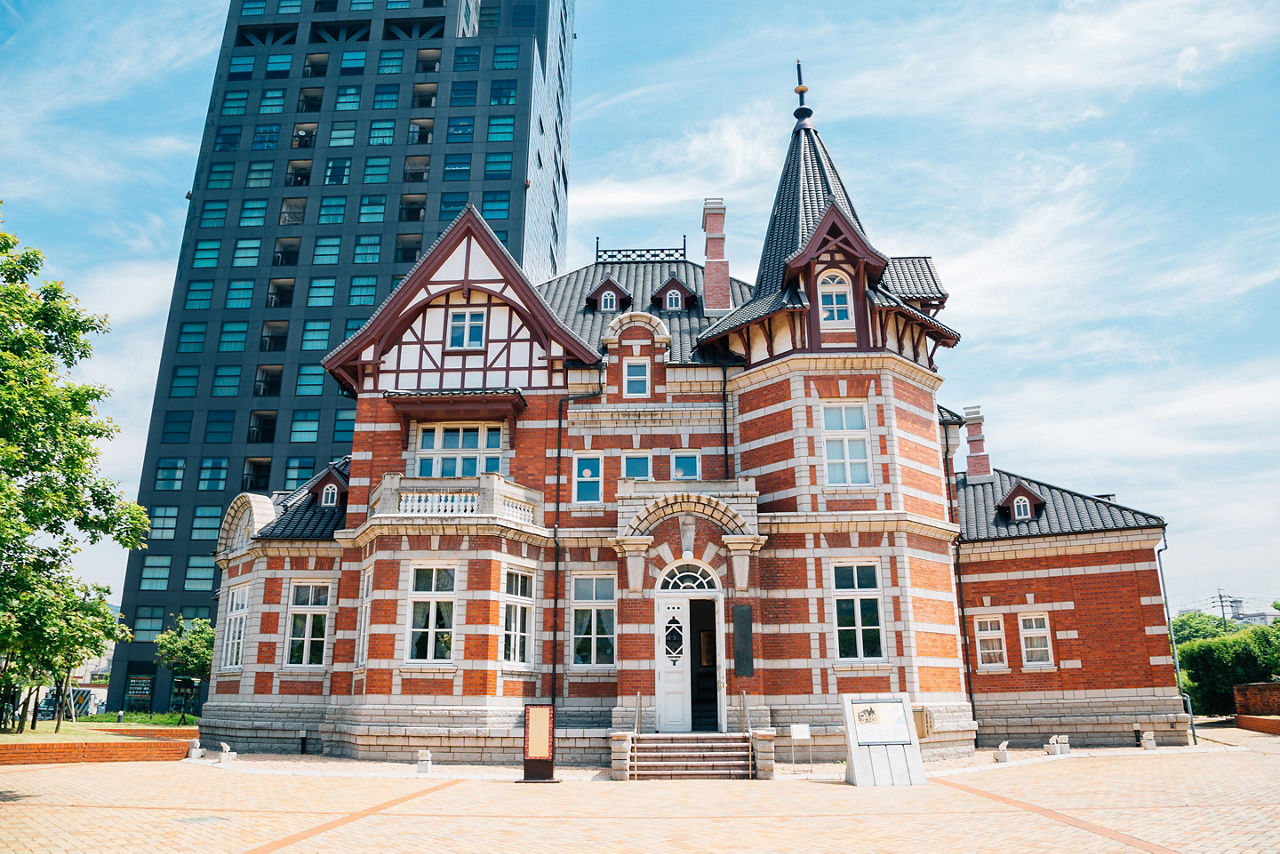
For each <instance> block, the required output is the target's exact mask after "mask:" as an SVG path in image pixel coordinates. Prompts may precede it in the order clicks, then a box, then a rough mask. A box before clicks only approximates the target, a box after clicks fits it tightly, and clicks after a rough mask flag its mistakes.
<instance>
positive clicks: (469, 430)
mask: <svg viewBox="0 0 1280 854" xmlns="http://www.w3.org/2000/svg"><path fill="white" fill-rule="evenodd" d="M417 460H418V463H417V470H418V477H475V476H476V475H478V474H480V473H481V472H484V473H486V474H487V473H498V472H501V471H502V425H501V424H465V423H439V424H419V425H418V454H417Z"/></svg>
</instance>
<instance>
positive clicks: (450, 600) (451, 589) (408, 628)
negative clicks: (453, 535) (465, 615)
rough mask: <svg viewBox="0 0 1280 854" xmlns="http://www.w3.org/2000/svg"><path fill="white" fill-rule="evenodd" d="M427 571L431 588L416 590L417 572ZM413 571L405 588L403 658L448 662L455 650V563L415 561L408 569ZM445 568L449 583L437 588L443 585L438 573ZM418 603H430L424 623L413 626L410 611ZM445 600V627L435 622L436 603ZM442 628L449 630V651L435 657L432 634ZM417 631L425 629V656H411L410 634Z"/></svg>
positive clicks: (456, 617)
mask: <svg viewBox="0 0 1280 854" xmlns="http://www.w3.org/2000/svg"><path fill="white" fill-rule="evenodd" d="M426 571H429V572H431V588H432V589H430V590H418V589H416V588H417V582H418V573H419V572H426ZM412 572H413V575H412V577H411V578H410V582H409V583H410V585H411V587H412V589H411V590H410V592H409V613H408V618H407V619H406V621H405V623H406V625H405V647H404V659H405V664H452V663H453V660H454V655H455V654H456V653H457V650H458V644H457V642H456V641H457V634H458V598H457V592H458V569H457V567H455V566H443V565H439V564H431V565H419V566H415V567H413V569H412ZM441 572H448V573H450V576H449V583H448V589H440V588H442V587H443V584H442V582H441V580H440V579H441V576H440V575H439V573H441ZM420 603H430V605H429V607H428V609H427V624H426V625H425V626H424V627H422V628H415V627H414V624H413V623H414V612H415V610H416V606H417V605H418V604H420ZM443 603H447V604H448V605H449V625H448V627H447V629H446V628H445V627H442V626H436V617H437V615H438V614H439V608H440V605H441V604H443ZM442 631H447V632H448V633H449V655H448V656H442V657H439V658H437V657H436V655H435V649H436V643H435V640H436V635H437V634H438V633H440V632H442ZM417 632H426V633H427V637H428V640H429V641H430V645H429V649H430V650H431V655H429V656H428V657H427V658H414V657H413V650H414V643H413V636H414V634H415V633H417Z"/></svg>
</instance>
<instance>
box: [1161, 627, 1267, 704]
mask: <svg viewBox="0 0 1280 854" xmlns="http://www.w3.org/2000/svg"><path fill="white" fill-rule="evenodd" d="M1178 655H1179V656H1180V657H1181V660H1182V666H1183V667H1184V668H1185V669H1186V671H1187V675H1188V676H1189V677H1190V678H1189V680H1188V682H1187V686H1186V687H1187V691H1188V693H1189V694H1190V695H1191V700H1192V702H1193V703H1194V704H1195V707H1196V711H1197V712H1199V713H1201V714H1210V715H1229V714H1231V713H1232V712H1233V711H1234V710H1235V690H1234V689H1235V686H1236V685H1243V684H1245V683H1248V682H1267V681H1269V680H1271V679H1272V678H1273V677H1274V676H1275V674H1276V673H1280V627H1277V626H1253V627H1251V628H1247V629H1244V630H1243V631H1239V632H1234V633H1232V634H1229V635H1223V636H1221V637H1216V638H1203V639H1201V640H1193V641H1188V642H1187V643H1185V644H1182V645H1180V646H1179V647H1178Z"/></svg>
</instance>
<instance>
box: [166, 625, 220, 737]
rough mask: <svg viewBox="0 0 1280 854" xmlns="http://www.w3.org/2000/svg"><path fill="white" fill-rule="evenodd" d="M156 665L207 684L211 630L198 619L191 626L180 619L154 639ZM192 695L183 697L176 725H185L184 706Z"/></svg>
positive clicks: (210, 659)
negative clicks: (180, 712)
mask: <svg viewBox="0 0 1280 854" xmlns="http://www.w3.org/2000/svg"><path fill="white" fill-rule="evenodd" d="M156 663H157V664H159V665H160V666H161V667H167V668H169V669H170V670H172V671H173V675H174V676H177V677H186V678H188V679H192V678H194V679H199V680H201V681H205V680H207V679H208V678H209V670H210V667H211V666H212V664H213V626H212V625H211V624H210V623H209V621H208V620H202V619H200V618H199V617H197V618H196V619H194V620H191V621H190V622H187V621H185V620H182V619H179V620H178V622H177V624H176V625H175V626H174V627H173V628H172V629H169V630H168V631H165V632H161V633H160V634H159V635H157V636H156ZM195 693H196V692H195V691H192V692H190V693H189V694H188V696H186V697H184V702H183V704H182V717H181V718H180V719H179V720H178V723H179V724H184V723H186V722H187V706H188V705H189V702H190V700H191V699H192V698H193V697H194V696H195Z"/></svg>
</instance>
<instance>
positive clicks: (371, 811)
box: [249, 780, 462, 854]
mask: <svg viewBox="0 0 1280 854" xmlns="http://www.w3.org/2000/svg"><path fill="white" fill-rule="evenodd" d="M461 782H462V781H461V780H450V781H449V782H447V783H441V784H439V785H437V786H429V787H427V788H425V789H422V790H421V791H417V792H411V793H410V794H407V795H403V796H401V797H398V798H392V799H391V800H389V801H384V802H382V803H380V804H375V805H373V806H371V807H369V808H368V809H363V810H360V812H353V813H350V814H348V815H344V816H342V817H341V818H335V819H333V820H332V821H326V822H325V823H324V824H317V825H316V826H315V827H311V828H308V829H306V830H300V831H298V832H297V833H295V834H293V835H292V836H286V837H285V838H284V839H277V840H276V841H275V842H268V843H267V844H266V845H262V846H259V847H257V848H252V849H250V850H249V854H266V852H269V851H279V850H280V849H281V848H284V847H286V846H289V845H296V844H297V843H299V842H302V841H303V840H306V839H310V838H311V837H313V836H319V835H320V834H321V833H324V832H326V831H329V830H333V829H334V828H336V827H342V826H343V825H346V824H351V822H353V821H359V820H360V819H362V818H368V817H369V816H371V815H376V814H378V813H380V812H382V811H383V810H389V809H391V808H392V807H395V806H399V805H400V804H403V803H407V802H408V801H412V800H413V799H414V798H421V797H423V796H424V795H429V794H431V793H432V792H438V791H440V790H441V789H447V788H449V787H450V786H456V785H458V784H459V783H461Z"/></svg>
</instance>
